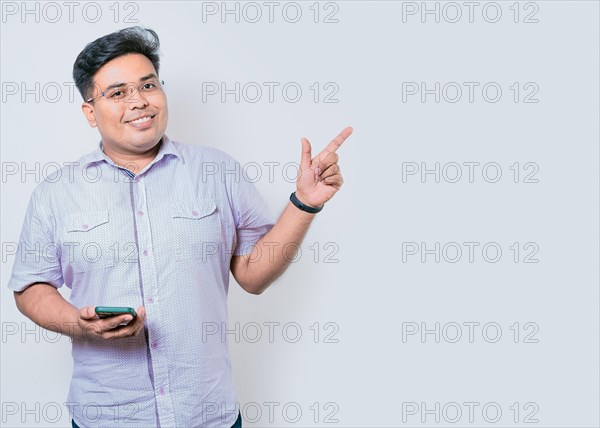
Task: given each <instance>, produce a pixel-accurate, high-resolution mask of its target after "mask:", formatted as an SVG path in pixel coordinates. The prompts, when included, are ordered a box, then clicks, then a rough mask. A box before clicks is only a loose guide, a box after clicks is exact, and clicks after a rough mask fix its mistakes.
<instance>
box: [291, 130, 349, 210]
mask: <svg viewBox="0 0 600 428" xmlns="http://www.w3.org/2000/svg"><path fill="white" fill-rule="evenodd" d="M350 134H352V128H351V127H347V128H345V129H344V130H343V131H342V132H341V133H340V134H339V135H338V136H337V137H335V138H334V139H333V140H332V141H331V142H330V143H329V144H328V145H327V147H325V148H324V149H323V151H321V153H319V154H318V155H317V156H315V157H314V158H311V146H310V143H309V142H308V140H307V139H306V138H302V160H301V161H300V170H299V171H298V177H297V179H296V197H297V198H298V199H299V200H300V202H302V203H303V204H306V205H310V206H312V207H320V206H321V205H323V204H324V203H325V202H327V201H328V200H330V199H331V198H332V197H333V195H334V194H335V193H336V192H337V191H338V190H339V189H340V187H342V183H343V182H344V180H343V178H342V174H341V173H340V167H339V166H338V164H337V162H338V159H339V156H338V155H337V153H336V152H335V151H336V150H337V149H338V148H339V147H340V146H341V145H342V143H343V142H344V141H345V140H346V138H348V137H349V136H350Z"/></svg>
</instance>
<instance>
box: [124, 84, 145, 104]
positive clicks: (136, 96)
mask: <svg viewBox="0 0 600 428" xmlns="http://www.w3.org/2000/svg"><path fill="white" fill-rule="evenodd" d="M127 92H128V93H129V96H128V97H126V99H125V103H127V106H128V107H129V108H130V109H134V108H144V107H146V106H147V105H148V100H147V99H146V97H144V94H143V92H142V91H140V88H139V87H138V86H137V85H133V84H132V85H128V86H127Z"/></svg>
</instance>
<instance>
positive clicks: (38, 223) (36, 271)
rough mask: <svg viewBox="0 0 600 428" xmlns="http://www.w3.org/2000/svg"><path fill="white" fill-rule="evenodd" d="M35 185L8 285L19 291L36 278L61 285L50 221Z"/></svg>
mask: <svg viewBox="0 0 600 428" xmlns="http://www.w3.org/2000/svg"><path fill="white" fill-rule="evenodd" d="M41 192H42V188H41V187H39V186H38V187H37V188H36V189H35V190H34V192H33V193H32V195H31V197H30V199H29V205H28V207H27V213H26V215H25V220H24V221H23V227H22V228H21V236H20V238H19V242H18V243H17V248H16V254H15V261H14V264H13V270H12V275H11V277H10V280H9V282H8V288H10V289H11V290H14V291H23V290H24V289H25V288H27V287H28V286H30V285H31V284H34V283H36V282H45V283H48V284H50V285H52V286H54V287H56V288H60V287H62V286H63V284H64V281H63V276H62V268H61V264H60V252H59V247H58V243H57V241H56V239H55V228H54V221H53V219H52V214H51V210H50V207H49V206H47V205H45V203H44V201H45V198H43V197H41V196H40V193H41Z"/></svg>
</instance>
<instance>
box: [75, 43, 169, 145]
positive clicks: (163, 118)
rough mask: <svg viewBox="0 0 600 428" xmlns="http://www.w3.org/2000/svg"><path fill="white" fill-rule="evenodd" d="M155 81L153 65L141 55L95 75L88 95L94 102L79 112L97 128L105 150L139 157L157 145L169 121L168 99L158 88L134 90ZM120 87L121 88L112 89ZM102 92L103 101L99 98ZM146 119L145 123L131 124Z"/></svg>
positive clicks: (118, 61)
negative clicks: (92, 86) (91, 89)
mask: <svg viewBox="0 0 600 428" xmlns="http://www.w3.org/2000/svg"><path fill="white" fill-rule="evenodd" d="M158 80H159V79H158V76H157V74H156V70H155V69H154V66H153V65H152V62H150V60H149V59H148V58H147V57H145V56H144V55H141V54H128V55H124V56H120V57H118V58H115V59H113V60H111V61H109V62H107V63H106V64H104V65H103V66H102V67H101V68H100V69H99V70H98V71H97V72H96V74H95V75H94V91H93V92H92V95H91V96H93V97H96V98H95V99H94V101H92V102H90V103H84V104H83V105H82V110H83V112H84V114H85V115H86V118H87V120H88V122H89V124H90V126H93V127H98V131H99V132H100V135H101V136H102V144H103V146H104V147H107V148H108V149H110V150H112V151H115V152H118V153H122V154H140V153H144V152H146V151H148V150H150V149H152V148H153V147H154V146H155V145H156V144H157V143H158V142H159V141H160V139H161V138H162V136H163V135H164V133H165V129H166V128H167V120H168V117H169V112H168V107H167V97H166V95H165V93H164V91H163V90H162V88H161V87H160V85H159V87H158V88H156V89H155V90H151V91H149V92H145V90H138V89H137V88H138V86H139V87H142V86H143V85H144V84H146V83H147V82H149V81H155V82H156V81H158ZM119 84H122V86H119V87H117V86H115V85H119ZM135 85H137V86H135ZM148 87H151V85H147V86H146V88H148ZM132 88H135V91H132ZM101 90H102V91H104V92H105V96H103V97H102V96H98V95H100V91H101ZM115 91H120V92H115ZM111 94H113V95H114V96H113V97H112V98H111V97H110V96H109V95H111ZM148 116H150V117H151V119H150V120H148V121H141V122H140V121H138V122H132V121H134V120H136V119H140V118H143V117H148Z"/></svg>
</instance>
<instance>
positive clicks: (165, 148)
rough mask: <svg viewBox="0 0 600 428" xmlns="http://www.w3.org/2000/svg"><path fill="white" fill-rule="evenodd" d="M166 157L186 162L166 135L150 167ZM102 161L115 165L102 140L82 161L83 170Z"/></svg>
mask: <svg viewBox="0 0 600 428" xmlns="http://www.w3.org/2000/svg"><path fill="white" fill-rule="evenodd" d="M166 155H173V156H175V157H177V158H179V159H181V160H182V161H184V159H183V156H182V155H181V152H180V151H179V150H178V149H177V147H175V145H174V144H173V142H172V141H171V139H170V138H169V137H168V136H167V135H166V134H165V135H163V137H162V142H161V143H160V148H159V149H158V153H157V154H156V157H155V158H154V160H153V161H152V162H150V165H152V164H154V163H156V162H158V161H159V160H161V159H162V158H163V157H165V156H166ZM102 161H106V162H108V163H109V164H112V165H114V164H115V163H114V162H113V160H112V159H111V158H109V157H108V156H106V153H104V151H103V150H102V140H100V142H99V143H98V147H97V148H96V150H94V151H93V152H91V153H88V154H87V155H85V156H83V158H82V160H81V165H82V167H83V168H87V167H88V166H89V165H91V164H93V163H96V162H102Z"/></svg>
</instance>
